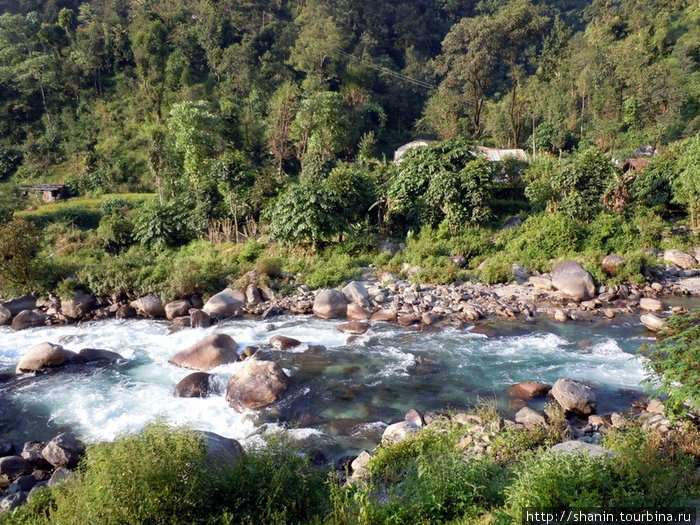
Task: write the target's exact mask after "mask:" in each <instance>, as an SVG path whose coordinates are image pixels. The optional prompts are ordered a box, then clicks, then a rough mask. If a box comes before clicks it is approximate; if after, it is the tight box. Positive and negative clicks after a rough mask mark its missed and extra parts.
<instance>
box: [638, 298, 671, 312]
mask: <svg viewBox="0 0 700 525" xmlns="http://www.w3.org/2000/svg"><path fill="white" fill-rule="evenodd" d="M639 308H640V309H642V310H646V311H647V312H663V311H664V309H665V308H664V305H663V304H661V301H659V300H658V299H652V298H651V297H642V298H641V299H640V300H639Z"/></svg>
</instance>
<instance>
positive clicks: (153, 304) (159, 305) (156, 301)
mask: <svg viewBox="0 0 700 525" xmlns="http://www.w3.org/2000/svg"><path fill="white" fill-rule="evenodd" d="M131 307H132V308H136V310H137V311H138V312H141V313H142V314H143V315H145V316H147V317H152V318H154V319H158V318H162V317H165V308H164V307H163V301H161V300H160V297H158V296H157V295H154V294H148V295H145V296H143V297H139V298H138V299H136V300H135V301H131Z"/></svg>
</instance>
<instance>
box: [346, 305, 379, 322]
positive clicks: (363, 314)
mask: <svg viewBox="0 0 700 525" xmlns="http://www.w3.org/2000/svg"><path fill="white" fill-rule="evenodd" d="M345 315H346V317H347V319H349V320H351V321H362V320H364V319H369V318H370V317H371V316H372V312H370V311H369V310H368V309H367V308H365V307H363V306H359V305H357V304H354V303H350V304H349V305H348V309H347V312H346V314H345Z"/></svg>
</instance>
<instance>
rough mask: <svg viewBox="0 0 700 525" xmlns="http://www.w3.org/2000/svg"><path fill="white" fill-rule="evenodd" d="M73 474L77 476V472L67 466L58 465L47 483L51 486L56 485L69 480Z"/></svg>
mask: <svg viewBox="0 0 700 525" xmlns="http://www.w3.org/2000/svg"><path fill="white" fill-rule="evenodd" d="M73 476H75V473H74V472H73V471H72V470H69V469H67V468H65V467H58V468H57V469H56V470H54V471H53V474H51V477H50V478H49V481H48V483H47V485H48V486H49V487H55V486H56V485H58V484H59V483H63V482H64V481H68V480H69V479H71V478H72V477H73Z"/></svg>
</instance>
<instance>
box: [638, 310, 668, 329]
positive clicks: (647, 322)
mask: <svg viewBox="0 0 700 525" xmlns="http://www.w3.org/2000/svg"><path fill="white" fill-rule="evenodd" d="M639 320H640V321H641V322H642V324H643V325H644V326H645V327H646V328H647V330H651V331H652V332H659V331H661V330H663V328H664V326H665V325H666V321H664V320H663V319H661V318H660V317H657V316H655V315H654V314H643V315H640V316H639Z"/></svg>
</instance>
